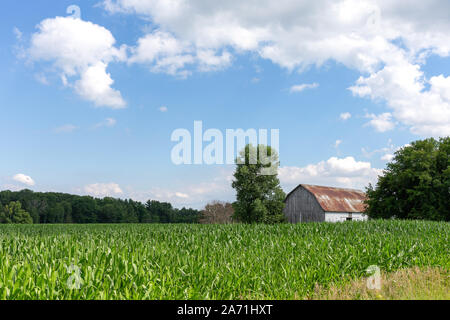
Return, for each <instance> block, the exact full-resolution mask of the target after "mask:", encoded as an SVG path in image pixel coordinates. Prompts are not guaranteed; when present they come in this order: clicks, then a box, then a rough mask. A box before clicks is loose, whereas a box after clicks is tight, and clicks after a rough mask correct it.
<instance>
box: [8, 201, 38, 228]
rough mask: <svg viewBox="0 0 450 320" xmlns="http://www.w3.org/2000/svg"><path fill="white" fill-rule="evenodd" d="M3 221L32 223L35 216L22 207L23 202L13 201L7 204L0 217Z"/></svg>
mask: <svg viewBox="0 0 450 320" xmlns="http://www.w3.org/2000/svg"><path fill="white" fill-rule="evenodd" d="M0 219H1V220H3V221H4V222H3V223H15V224H32V223H33V218H31V216H30V214H29V213H28V212H26V211H25V210H23V209H22V204H21V203H20V202H19V201H12V202H10V203H9V204H8V205H6V206H5V208H4V210H3V215H2V216H1V217H0Z"/></svg>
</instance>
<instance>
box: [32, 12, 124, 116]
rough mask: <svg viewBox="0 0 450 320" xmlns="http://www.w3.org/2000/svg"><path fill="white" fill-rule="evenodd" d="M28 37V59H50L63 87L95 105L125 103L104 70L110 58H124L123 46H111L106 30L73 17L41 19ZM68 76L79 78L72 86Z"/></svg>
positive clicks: (109, 105)
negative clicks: (34, 31) (35, 29)
mask: <svg viewBox="0 0 450 320" xmlns="http://www.w3.org/2000/svg"><path fill="white" fill-rule="evenodd" d="M37 28H38V31H37V32H36V33H34V34H33V36H32V38H31V45H30V48H29V49H28V51H27V52H28V58H29V59H30V60H31V61H46V62H50V63H51V64H52V66H53V69H54V70H55V71H56V72H58V73H59V74H60V76H61V79H62V81H63V83H64V85H66V86H74V87H75V90H76V92H77V93H78V94H79V95H80V96H81V97H82V98H84V99H86V100H89V101H92V102H94V104H95V105H96V106H104V107H110V108H114V109H117V108H123V107H125V105H126V103H125V101H124V100H123V99H122V96H121V94H120V92H119V91H117V90H114V89H113V88H111V85H112V84H113V83H114V81H113V80H112V79H111V77H110V75H109V74H108V73H107V72H106V68H107V66H108V64H109V63H110V62H112V61H124V60H126V48H125V47H124V46H123V47H121V48H116V47H115V42H116V41H115V39H114V37H113V36H112V34H111V32H109V30H107V29H105V28H104V27H101V26H99V25H96V24H93V23H91V22H88V21H83V20H81V19H75V18H73V17H56V18H53V19H46V20H43V21H42V22H41V23H40V24H39V25H38V26H37ZM72 77H78V78H79V80H78V81H76V82H75V84H74V85H73V84H72V82H71V78H72Z"/></svg>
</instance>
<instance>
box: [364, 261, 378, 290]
mask: <svg viewBox="0 0 450 320" xmlns="http://www.w3.org/2000/svg"><path fill="white" fill-rule="evenodd" d="M366 272H367V273H368V274H369V275H370V276H369V277H368V278H367V283H366V284H367V289H370V290H380V289H381V272H380V267H378V266H376V265H372V266H369V267H368V268H367V269H366Z"/></svg>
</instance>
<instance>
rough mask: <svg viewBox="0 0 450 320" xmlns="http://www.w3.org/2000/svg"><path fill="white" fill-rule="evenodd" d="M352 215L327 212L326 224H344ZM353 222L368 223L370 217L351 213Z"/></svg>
mask: <svg viewBox="0 0 450 320" xmlns="http://www.w3.org/2000/svg"><path fill="white" fill-rule="evenodd" d="M349 216H350V213H347V212H326V213H325V221H326V222H344V221H347V217H349ZM351 217H352V221H366V220H368V217H367V216H366V215H364V214H362V213H354V212H352V213H351Z"/></svg>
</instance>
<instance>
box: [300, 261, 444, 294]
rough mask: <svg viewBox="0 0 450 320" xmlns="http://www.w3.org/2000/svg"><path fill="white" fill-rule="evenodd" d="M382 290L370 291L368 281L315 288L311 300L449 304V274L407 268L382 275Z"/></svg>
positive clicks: (438, 269) (440, 270) (359, 280)
mask: <svg viewBox="0 0 450 320" xmlns="http://www.w3.org/2000/svg"><path fill="white" fill-rule="evenodd" d="M380 282H381V288H380V289H379V290H376V289H375V290H374V289H369V288H368V287H367V279H366V278H363V279H358V280H355V281H352V282H350V283H348V284H346V285H343V286H332V287H331V288H320V287H317V288H316V290H315V292H314V294H312V295H311V296H310V297H309V299H314V300H450V275H449V271H448V270H445V269H442V268H437V267H434V268H432V267H426V268H422V269H421V268H418V267H413V268H408V269H401V270H398V271H394V272H391V273H382V274H381V281H380Z"/></svg>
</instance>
